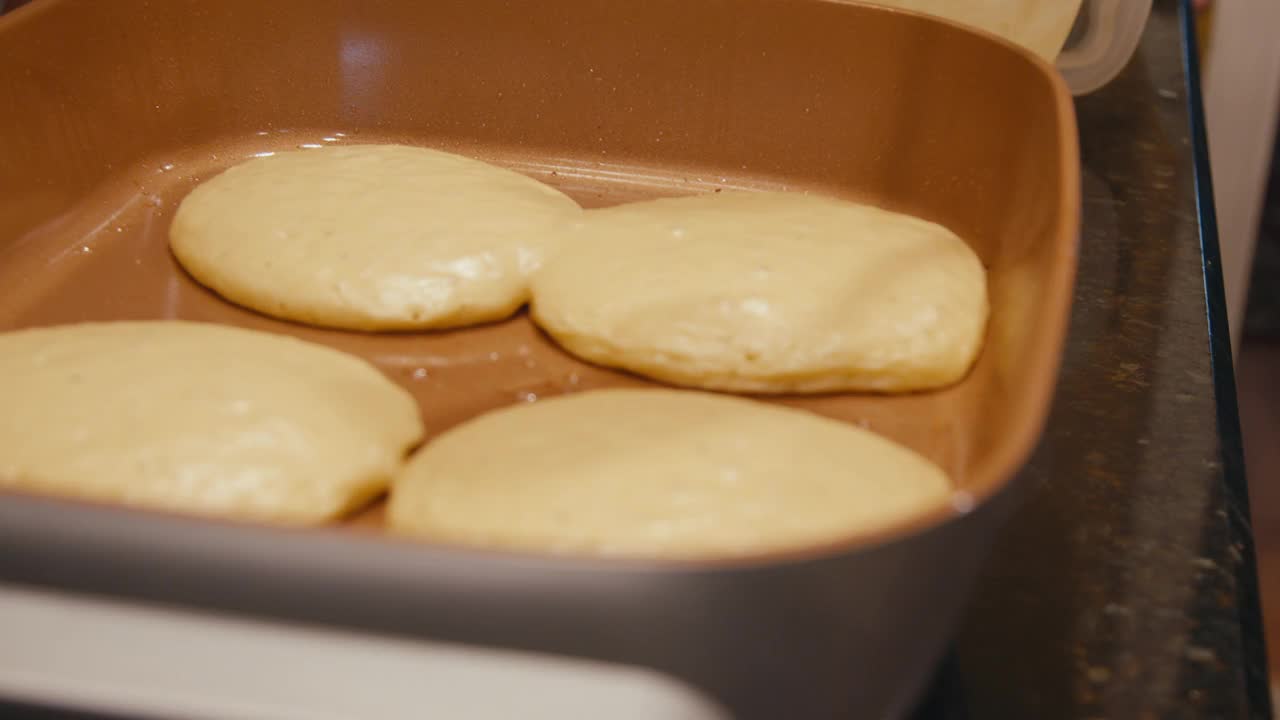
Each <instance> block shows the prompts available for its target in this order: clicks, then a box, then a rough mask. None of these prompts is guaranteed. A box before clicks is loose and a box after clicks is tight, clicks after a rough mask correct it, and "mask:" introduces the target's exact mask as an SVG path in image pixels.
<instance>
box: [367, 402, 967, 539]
mask: <svg viewBox="0 0 1280 720" xmlns="http://www.w3.org/2000/svg"><path fill="white" fill-rule="evenodd" d="M949 496H950V484H949V482H948V479H947V478H946V476H945V475H944V473H943V472H942V470H941V469H939V468H938V467H936V466H935V465H933V464H932V463H931V462H929V461H928V460H926V459H925V458H923V457H922V456H920V455H918V454H916V453H915V452H913V451H911V450H909V449H907V448H905V447H902V446H900V445H897V444H895V443H893V442H891V441H889V440H886V439H884V438H882V437H880V436H878V435H876V434H874V433H872V432H869V431H867V430H863V429H861V428H858V427H855V426H853V425H849V424H846V423H842V422H838V421H836V420H831V419H828V418H823V417H820V416H818V415H814V414H811V413H808V412H805V411H802V410H796V409H792V408H785V407H781V406H776V405H772V404H768V403H763V402H759V401H754V400H747V399H743V398H736V397H729V396H723V395H716V394H711V393H702V392H695V391H687V390H655V389H639V390H637V389H616V390H597V391H590V392H583V393H576V394H571V395H563V396H558V397H554V398H550V399H546V400H540V401H538V402H536V403H532V404H521V405H515V406H510V407H507V408H504V409H500V410H496V411H493V412H490V413H487V414H485V415H481V416H479V417H477V418H474V419H472V420H470V421H468V422H466V423H463V424H462V425H459V426H457V427H455V428H453V429H452V430H450V431H448V432H445V433H444V434H443V435H441V436H439V437H437V438H435V439H434V440H433V441H431V442H430V443H429V444H428V445H427V446H426V447H424V448H423V449H422V450H420V451H419V452H418V453H417V454H416V455H415V456H414V457H413V458H411V459H410V461H409V462H408V463H407V464H406V465H405V467H404V469H403V471H402V472H401V473H400V474H399V475H398V476H397V478H396V479H395V481H394V482H393V485H392V491H391V498H390V504H389V508H388V515H387V518H388V524H389V527H390V529H391V530H392V531H393V532H397V533H402V534H406V535H412V536H417V537H421V538H425V539H430V540H434V541H438V542H445V543H454V544H462V545H472V546H479V547H486V548H498V549H505V550H517V551H527V552H545V553H562V554H585V555H606V556H624V557H643V558H712V557H734V556H742V555H750V554H753V553H764V552H771V551H781V550H795V549H801V548H805V547H810V546H814V545H822V544H826V543H833V542H838V541H841V540H844V539H848V538H852V537H855V536H865V535H866V534H869V533H875V532H879V531H884V530H886V529H888V528H891V527H893V526H894V525H896V524H899V523H902V522H903V521H905V520H909V519H910V518H912V517H916V516H919V515H920V514H922V513H926V512H928V511H931V510H937V509H938V508H940V507H942V506H944V505H945V503H946V502H947V501H948V498H949Z"/></svg>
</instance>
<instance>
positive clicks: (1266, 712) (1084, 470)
mask: <svg viewBox="0 0 1280 720" xmlns="http://www.w3.org/2000/svg"><path fill="white" fill-rule="evenodd" d="M1183 28H1184V17H1183V16H1182V14H1181V13H1180V8H1179V3H1177V2H1172V1H1170V2H1157V3H1156V9H1155V11H1154V13H1153V15H1152V17H1151V20H1150V22H1149V25H1148V27H1147V30H1146V34H1145V36H1144V38H1143V42H1142V46H1141V48H1140V49H1139V51H1138V54H1137V56H1136V57H1135V58H1134V60H1133V61H1132V62H1131V63H1130V65H1129V67H1128V68H1127V69H1126V70H1125V72H1124V74H1123V75H1122V76H1121V77H1120V78H1118V79H1117V80H1116V81H1115V82H1113V83H1112V84H1110V85H1109V86H1107V87H1106V88H1104V89H1103V90H1101V91H1099V92H1097V93H1095V94H1093V95H1089V96H1086V97H1083V98H1079V99H1078V100H1077V103H1076V110H1077V113H1078V119H1079V124H1080V136H1081V153H1082V162H1083V182H1084V188H1083V190H1084V192H1083V197H1084V223H1083V231H1082V238H1081V253H1080V273H1079V279H1078V282H1077V288H1076V301H1075V308H1074V314H1073V317H1072V322H1071V331H1070V340H1069V342H1068V348H1067V351H1066V357H1065V362H1064V367H1063V372H1062V377H1061V378H1060V380H1059V384H1058V394H1057V400H1056V404H1055V407H1054V410H1053V413H1052V416H1051V419H1050V421H1049V426H1048V429H1047V431H1046V434H1045V437H1044V440H1043V442H1042V443H1041V446H1040V449H1039V451H1038V453H1037V454H1036V456H1035V459H1034V460H1033V462H1032V463H1031V466H1030V468H1029V473H1030V475H1031V479H1032V482H1031V485H1032V486H1033V490H1031V492H1030V493H1029V495H1028V498H1027V500H1026V502H1025V504H1024V505H1023V507H1022V508H1021V510H1020V512H1019V513H1017V514H1016V516H1015V518H1014V519H1013V521H1012V522H1011V523H1010V525H1009V526H1008V527H1007V528H1006V530H1005V532H1004V533H1003V535H1002V537H1001V539H1000V540H999V541H998V544H997V547H996V549H995V552H994V556H993V558H992V560H991V562H990V563H989V566H988V568H987V571H986V573H985V576H984V577H983V579H982V581H981V583H980V586H979V590H978V595H977V597H976V598H975V600H974V604H973V607H972V609H971V611H970V613H969V617H968V619H967V621H966V623H965V626H964V629H963V631H962V634H961V637H960V640H959V642H958V643H957V646H956V650H955V652H954V653H953V657H952V658H951V660H950V662H949V664H948V665H947V667H946V668H945V669H944V670H943V672H942V676H941V679H940V681H939V684H938V687H937V688H936V690H935V697H934V699H933V701H932V704H931V705H930V706H929V708H928V709H926V710H925V711H922V712H921V714H920V715H921V717H922V718H924V717H956V718H962V717H963V718H983V719H986V718H1157V717H1158V718H1180V717H1197V718H1198V717H1204V718H1244V717H1250V718H1261V717H1269V716H1270V708H1269V707H1268V703H1267V696H1266V660H1265V655H1264V649H1263V642H1262V640H1263V638H1262V627H1261V621H1260V619H1259V617H1260V616H1259V612H1258V598H1257V590H1256V582H1255V575H1254V564H1253V544H1252V537H1251V533H1250V528H1249V524H1248V508H1247V500H1246V499H1245V496H1244V491H1243V487H1244V477H1243V469H1242V467H1243V466H1242V462H1241V460H1240V452H1241V451H1240V441H1239V426H1238V421H1237V419H1236V411H1235V401H1234V397H1235V394H1234V384H1233V381H1232V380H1231V376H1230V355H1229V343H1227V342H1226V340H1225V338H1226V328H1225V319H1224V310H1223V307H1222V305H1223V299H1222V294H1221V279H1220V275H1219V274H1218V270H1217V268H1216V260H1217V248H1216V237H1215V236H1214V232H1215V231H1214V229H1213V223H1212V208H1211V207H1210V208H1205V210H1206V212H1204V213H1199V212H1198V211H1197V170H1198V169H1197V166H1196V158H1197V150H1198V148H1197V146H1196V145H1197V141H1196V137H1197V136H1196V124H1195V122H1192V120H1193V118H1196V115H1195V114H1194V113H1195V110H1193V107H1192V106H1193V105H1196V104H1198V98H1197V97H1196V96H1195V95H1193V94H1189V93H1195V92H1196V90H1195V82H1193V83H1191V84H1190V85H1189V83H1188V78H1189V77H1190V78H1193V79H1194V77H1195V75H1194V73H1195V68H1194V63H1193V64H1192V67H1190V68H1188V67H1186V66H1185V65H1184V62H1185V60H1186V56H1187V53H1186V51H1185V46H1184V32H1183ZM1189 72H1190V74H1189ZM1189 100H1192V101H1194V102H1189ZM1201 172H1203V170H1201ZM1202 217H1204V218H1206V219H1207V220H1208V222H1206V223H1204V227H1205V228H1206V230H1207V237H1208V241H1207V242H1206V244H1205V247H1204V248H1203V251H1202V246H1201V227H1202V223H1201V219H1202ZM1206 261H1207V265H1208V267H1209V268H1210V269H1211V272H1210V273H1208V274H1206V273H1205V271H1204V269H1205V267H1206ZM1206 290H1207V292H1206ZM1206 297H1207V298H1208V302H1206ZM1211 328H1212V332H1211ZM1218 333H1221V337H1220V338H1219V337H1216V336H1217V335H1218ZM1211 336H1214V342H1213V343H1211V340H1210V338H1211ZM1211 347H1212V348H1213V349H1212V351H1211ZM1215 363H1216V365H1217V374H1216V375H1215V372H1214V370H1215V367H1214V366H1215ZM1220 401H1221V402H1220Z"/></svg>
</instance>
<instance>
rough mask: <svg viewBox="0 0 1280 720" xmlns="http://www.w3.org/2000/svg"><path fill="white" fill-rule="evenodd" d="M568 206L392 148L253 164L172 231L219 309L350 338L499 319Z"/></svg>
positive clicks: (201, 194)
mask: <svg viewBox="0 0 1280 720" xmlns="http://www.w3.org/2000/svg"><path fill="white" fill-rule="evenodd" d="M578 212H580V209H579V208H578V205H577V203H575V202H574V201H573V200H571V199H569V198H568V197H567V196H565V195H563V194H562V193H560V192H558V191H556V190H554V189H552V188H550V187H548V186H546V185H543V184H542V183H539V182H537V181H536V180H533V179H532V178H529V177H526V176H524V175H521V174H519V173H516V172H513V171H511V170H506V169H503V168H499V167H496V166H493V165H489V164H487V163H483V162H480V161H478V160H472V159H470V158H466V157H462V156H460V155H454V154H451V153H446V152H440V151H437V150H430V149H427V148H420V147H409V146H403V145H350V146H327V147H324V148H320V149H314V150H301V151H293V152H282V153H277V154H275V155H273V156H270V157H262V158H257V159H253V160H250V161H248V162H246V163H243V164H241V165H237V166H235V167H232V168H230V169H229V170H227V171H226V172H224V173H222V174H220V175H218V176H216V177H214V178H212V179H210V180H208V181H206V182H204V183H203V184H201V185H199V186H198V187H196V189H195V190H193V191H192V192H191V193H190V194H189V195H188V196H187V197H186V198H185V199H183V201H182V204H181V206H180V207H179V208H178V212H177V214H176V215H175V217H174V220H173V225H172V227H171V230H170V246H171V247H172V249H173V252H174V255H175V256H176V257H177V259H178V261H179V262H180V263H181V264H182V266H183V267H184V268H186V270H187V271H188V272H190V273H191V275H192V276H193V277H194V278H195V279H196V280H197V281H199V282H200V283H201V284H203V285H205V286H207V287H209V288H211V289H212V290H214V291H215V292H217V293H218V294H219V295H222V296H223V297H224V298H226V299H228V300H230V301H232V302H234V303H237V304H239V305H243V306H246V307H249V308H252V309H254V310H257V311H259V312H262V313H264V314H267V315H271V316H274V317H278V318H282V319H286V320H294V321H298V322H303V323H308V324H312V325H319V326H325V327H334V328H343V329H351V330H411V329H429V328H447V327H458V326H463V325H469V324H474V323H480V322H486V321H491V320H498V319H501V318H503V317H506V316H508V315H510V314H511V313H513V312H515V311H516V310H517V309H518V308H519V307H520V306H521V305H523V304H524V303H525V302H526V301H527V300H528V276H529V274H530V273H531V272H533V271H534V270H535V269H537V267H538V266H539V264H540V263H541V261H542V257H543V254H544V253H545V252H546V250H547V247H548V244H549V243H553V242H555V241H556V239H557V237H558V233H556V232H554V231H555V230H558V228H559V227H560V224H561V223H562V222H563V220H564V219H565V217H566V216H573V215H576V214H577V213H578Z"/></svg>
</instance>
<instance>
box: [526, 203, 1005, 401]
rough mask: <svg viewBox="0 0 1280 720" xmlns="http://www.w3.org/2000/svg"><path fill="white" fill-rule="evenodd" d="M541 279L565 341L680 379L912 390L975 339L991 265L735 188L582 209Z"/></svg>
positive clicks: (963, 357)
mask: <svg viewBox="0 0 1280 720" xmlns="http://www.w3.org/2000/svg"><path fill="white" fill-rule="evenodd" d="M567 234H568V236H569V239H568V240H567V241H566V244H565V245H564V248H563V250H562V251H561V252H560V253H558V254H557V255H555V256H553V257H552V258H551V259H549V260H548V261H547V263H546V264H545V266H544V267H543V270H542V271H541V272H540V273H539V274H538V275H537V276H536V277H535V278H534V282H533V304H532V313H533V318H534V320H535V321H536V322H537V323H538V324H539V325H540V326H541V327H542V328H543V329H544V330H546V331H547V332H548V333H549V334H550V335H551V336H552V337H553V338H555V339H556V340H557V341H558V342H559V343H560V344H561V345H562V346H563V347H564V348H565V349H567V350H568V351H569V352H571V353H573V354H575V355H577V356H579V357H581V358H583V359H585V360H588V361H590V362H594V363H597V364H600V365H605V366H610V367H616V368H622V369H626V370H630V371H632V372H635V373H638V374H641V375H646V376H649V377H652V378H656V379H658V380H663V381H666V382H670V383H673V384H677V385H684V386H689V387H697V388H704V389H710V390H723V391H736V392H753V393H788V392H793V393H809V392H813V393H816V392H830V391H849V390H870V391H886V392H893V391H911V390H926V389H931V388H937V387H941V386H945V385H949V384H951V383H954V382H956V381H958V380H960V379H961V378H962V377H963V376H964V375H965V374H966V373H967V372H968V370H969V367H970V366H971V365H972V364H973V362H974V359H975V358H976V356H977V354H978V350H979V348H980V347H981V344H982V339H983V335H984V332H985V328H986V322H987V292H986V273H985V271H984V269H983V267H982V263H981V262H980V261H979V260H978V257H977V256H976V255H975V254H974V253H973V251H972V250H970V249H969V247H968V245H966V244H965V243H964V241H963V240H961V239H960V238H958V237H956V236H955V234H953V233H952V232H951V231H949V230H947V229H946V228H944V227H942V226H940V225H936V224H934V223H930V222H926V221H924V220H921V219H918V218H914V217H910V216H907V215H902V214H898V213H892V212H888V211H885V210H881V209H878V208H874V207H870V206H866V205H859V204H855V203H851V202H845V201H841V200H834V199H830V198H823V197H817V196H810V195H802V194H799V193H752V192H733V193H723V194H710V195H698V196H692V197H682V198H674V199H665V200H655V201H651V202H643V203H634V204H629V205H619V206H616V207H612V208H607V209H604V210H593V211H588V212H586V213H584V215H583V218H582V220H581V221H579V222H577V223H574V224H573V225H572V226H571V227H570V228H569V229H568V230H567Z"/></svg>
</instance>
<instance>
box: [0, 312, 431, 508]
mask: <svg viewBox="0 0 1280 720" xmlns="http://www.w3.org/2000/svg"><path fill="white" fill-rule="evenodd" d="M0 397H3V398H4V399H5V410H4V412H3V413H0V487H7V488H11V489H18V490H24V491H29V492H34V493H44V494H52V495H59V496H69V497H75V498H81V499H87V500H95V501H104V502H113V503H122V504H126V505H132V506H140V507H147V508H152V509H162V510H171V511H177V512H181V513H191V514H200V515H211V516H221V517H227V518H237V519H245V520H262V521H271V522H280V523H286V524H312V523H318V522H322V521H326V520H331V519H334V518H337V517H338V516H340V515H342V514H343V513H345V512H346V511H348V510H350V509H353V508H354V507H356V506H358V505H360V504H362V503H364V502H365V501H367V500H369V499H370V498H371V497H373V496H374V495H376V494H378V493H380V492H381V491H383V490H384V489H385V488H386V485H387V482H388V480H389V478H390V476H391V475H392V474H393V473H394V472H395V471H396V470H397V469H398V468H399V466H400V463H401V462H402V461H403V458H404V454H405V453H406V451H407V450H408V449H409V448H410V447H412V445H413V444H414V443H416V442H417V441H418V440H419V439H420V438H421V436H422V422H421V419H420V418H419V416H418V408H417V404H416V403H415V402H414V400H413V398H412V397H411V396H410V395H409V394H408V392H406V391H405V390H404V389H402V388H400V387H399V386H397V385H396V384H394V383H393V382H391V381H390V380H388V379H387V378H386V377H385V376H383V375H382V373H380V372H379V371H378V370H377V369H376V368H374V367H373V366H372V365H369V364H368V363H366V362H364V361H363V360H360V359H358V358H356V357H354V356H351V355H347V354H345V353H341V352H338V351H336V350H332V349H330V348H327V347H324V346H322V345H315V344H312V343H307V342H303V341H301V340H296V339H293V338H290V337H286V336H283V335H274V334H271V333H265V332H258V331H252V330H245V329H240V328H234V327H228V326H223V325H213V324H205V323H191V322H182V321H155V322H109V323H86V324H77V325H63V326H54V327H48V328H40V329H30V330H20V331H16V332H9V333H3V334H0Z"/></svg>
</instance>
